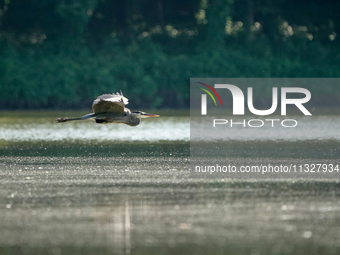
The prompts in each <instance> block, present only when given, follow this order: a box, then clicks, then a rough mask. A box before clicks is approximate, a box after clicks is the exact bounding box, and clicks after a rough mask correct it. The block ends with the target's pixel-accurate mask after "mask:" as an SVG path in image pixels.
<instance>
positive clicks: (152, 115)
mask: <svg viewBox="0 0 340 255" xmlns="http://www.w3.org/2000/svg"><path fill="white" fill-rule="evenodd" d="M143 116H145V117H159V115H157V114H152V113H146V112H144V113H143Z"/></svg>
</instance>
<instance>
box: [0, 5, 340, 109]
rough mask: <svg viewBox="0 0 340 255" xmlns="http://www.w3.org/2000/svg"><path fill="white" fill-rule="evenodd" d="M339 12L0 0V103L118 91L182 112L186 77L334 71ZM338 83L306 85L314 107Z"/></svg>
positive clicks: (63, 100)
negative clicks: (310, 93)
mask: <svg viewBox="0 0 340 255" xmlns="http://www.w3.org/2000/svg"><path fill="white" fill-rule="evenodd" d="M339 13H340V2H339V1H336V0H300V1H296V0H275V1H272V0H144V1H143V0H43V1H41V0H0V107H1V108H2V109H22V108H51V109H53V108H58V109H61V108H83V107H87V108H88V105H89V104H91V102H92V100H93V99H94V98H95V97H96V96H98V95H100V94H103V93H112V92H116V91H119V90H120V89H121V90H122V91H123V93H124V95H125V96H127V97H128V98H129V99H130V102H131V104H133V106H134V107H144V108H186V107H189V78H190V77H202V78H203V77H237V78H238V77H240V78H241V77H263V78H265V77H329V78H330V77H340V51H339V49H340V48H339V46H340V40H339V35H340V15H339ZM339 88H340V87H339ZM339 88H338V87H327V86H322V85H319V86H316V87H313V88H311V90H312V95H313V103H314V104H316V105H332V104H335V103H338V102H339V101H340V89H339ZM262 90H263V91H262V92H263V93H258V94H257V95H255V96H256V98H255V99H254V101H255V102H257V104H261V102H264V99H266V98H271V88H269V87H268V88H262Z"/></svg>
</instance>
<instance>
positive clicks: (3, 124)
mask: <svg viewBox="0 0 340 255" xmlns="http://www.w3.org/2000/svg"><path fill="white" fill-rule="evenodd" d="M85 113H86V112H66V113H65V112H2V113H0V175H1V177H0V215H1V217H0V229H1V232H0V253H1V254H253V255H255V254H339V253H340V231H339V227H340V213H339V212H340V199H339V198H340V184H339V178H334V179H327V180H325V179H320V178H315V179H311V178H308V179H305V180H304V179H299V180H294V179H289V180H280V181H278V180H274V179H271V180H266V181H263V180H248V179H245V180H242V179H241V180H240V179H239V180H235V179H230V178H227V177H225V178H214V179H212V178H203V177H202V178H192V177H191V176H190V124H189V120H190V118H189V113H188V112H182V111H172V112H155V113H157V114H161V117H160V118H152V119H143V120H142V122H141V124H140V125H139V126H138V127H129V126H126V125H115V124H111V125H99V124H96V123H94V122H92V121H82V122H72V123H58V124H57V123H54V119H55V118H57V117H64V116H68V117H76V116H79V115H82V114H85ZM316 119H319V120H320V121H319V122H316V124H315V125H319V126H315V125H314V124H312V125H308V126H309V127H312V128H311V129H306V128H304V129H302V130H301V133H300V134H301V135H300V136H298V135H297V136H275V135H274V133H273V130H271V129H270V130H267V131H266V132H267V134H268V135H265V134H259V133H256V134H255V133H254V135H255V136H256V135H257V138H256V137H255V138H254V136H251V134H250V135H249V134H248V135H247V136H244V135H243V133H242V132H240V131H238V130H231V131H230V132H231V133H230V134H229V137H230V138H228V139H227V140H226V147H225V153H226V155H227V156H228V157H230V160H234V161H244V160H248V161H251V162H260V161H263V160H265V161H266V162H274V161H277V159H280V160H282V161H285V162H295V161H299V162H300V161H303V162H308V160H311V159H314V160H315V159H317V160H318V161H320V162H322V161H327V162H330V161H332V162H334V163H338V164H340V161H339V158H340V147H339V142H340V137H339V133H338V132H337V131H338V127H339V118H338V113H337V112H334V111H329V112H327V113H322V114H320V115H319V116H317V118H316ZM308 121H313V120H308ZM302 123H303V122H302ZM317 123H319V124H317ZM233 132H234V133H233ZM246 132H252V131H249V130H247V131H246ZM278 132H282V131H280V130H278ZM299 132H300V131H299ZM245 137H253V138H252V139H246V138H245ZM278 137H279V139H278ZM284 137H290V138H289V139H288V138H287V139H284Z"/></svg>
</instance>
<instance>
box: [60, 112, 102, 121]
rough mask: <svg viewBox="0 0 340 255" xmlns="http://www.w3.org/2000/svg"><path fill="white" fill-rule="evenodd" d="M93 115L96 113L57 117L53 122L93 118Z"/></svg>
mask: <svg viewBox="0 0 340 255" xmlns="http://www.w3.org/2000/svg"><path fill="white" fill-rule="evenodd" d="M95 116H96V114H94V113H89V114H86V115H84V116H82V117H79V118H67V117H64V118H58V119H56V120H55V122H66V121H71V120H87V119H90V118H93V117H95Z"/></svg>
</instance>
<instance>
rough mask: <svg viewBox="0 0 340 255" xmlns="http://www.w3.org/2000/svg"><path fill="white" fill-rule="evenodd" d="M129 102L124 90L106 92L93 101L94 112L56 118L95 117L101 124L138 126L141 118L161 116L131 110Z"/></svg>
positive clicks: (64, 120)
mask: <svg viewBox="0 0 340 255" xmlns="http://www.w3.org/2000/svg"><path fill="white" fill-rule="evenodd" d="M128 103H129V100H128V99H127V98H126V97H124V96H123V93H122V92H120V93H118V92H117V93H116V94H104V95H101V96H99V97H97V99H96V100H94V101H93V104H92V110H93V113H89V114H86V115H84V116H82V117H79V118H67V117H65V118H59V119H56V122H66V121H73V120H86V119H94V120H95V121H96V123H99V124H107V123H124V124H127V125H129V126H137V125H139V123H140V119H141V118H147V117H159V115H156V114H151V113H145V112H141V111H136V112H131V111H130V109H128V108H126V107H125V105H127V104H128Z"/></svg>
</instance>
